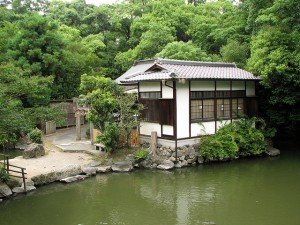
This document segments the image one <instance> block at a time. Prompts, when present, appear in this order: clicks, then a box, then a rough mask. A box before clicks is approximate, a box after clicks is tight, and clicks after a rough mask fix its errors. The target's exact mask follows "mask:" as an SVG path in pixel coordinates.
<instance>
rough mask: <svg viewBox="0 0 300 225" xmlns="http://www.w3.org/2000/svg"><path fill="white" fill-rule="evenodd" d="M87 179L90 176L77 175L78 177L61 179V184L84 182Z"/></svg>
mask: <svg viewBox="0 0 300 225" xmlns="http://www.w3.org/2000/svg"><path fill="white" fill-rule="evenodd" d="M87 177H88V176H86V175H76V176H73V177H67V178H64V179H61V180H60V182H64V183H72V182H75V181H78V180H84V179H85V178H87Z"/></svg>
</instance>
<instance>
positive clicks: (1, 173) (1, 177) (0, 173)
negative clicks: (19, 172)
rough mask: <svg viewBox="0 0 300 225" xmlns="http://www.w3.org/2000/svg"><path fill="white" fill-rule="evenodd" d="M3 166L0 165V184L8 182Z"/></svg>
mask: <svg viewBox="0 0 300 225" xmlns="http://www.w3.org/2000/svg"><path fill="white" fill-rule="evenodd" d="M3 166H4V165H3V164H1V163H0V182H1V181H7V180H8V174H7V172H6V170H5V169H4V167H3Z"/></svg>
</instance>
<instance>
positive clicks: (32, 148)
mask: <svg viewBox="0 0 300 225" xmlns="http://www.w3.org/2000/svg"><path fill="white" fill-rule="evenodd" d="M43 155H45V149H44V146H43V145H42V144H36V143H33V144H30V145H28V147H27V148H26V149H25V150H24V151H23V158H25V159H30V158H37V157H41V156H43Z"/></svg>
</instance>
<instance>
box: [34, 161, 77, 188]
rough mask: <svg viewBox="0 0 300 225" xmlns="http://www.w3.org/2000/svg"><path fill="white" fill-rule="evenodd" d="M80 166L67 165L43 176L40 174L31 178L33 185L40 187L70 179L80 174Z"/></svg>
mask: <svg viewBox="0 0 300 225" xmlns="http://www.w3.org/2000/svg"><path fill="white" fill-rule="evenodd" d="M81 172H82V171H81V167H80V165H68V166H65V167H63V168H61V169H58V170H54V171H51V172H48V173H45V174H40V175H37V176H34V177H32V178H31V180H32V181H33V182H34V184H35V185H42V184H48V183H52V182H54V181H59V180H61V179H63V178H67V177H72V176H76V175H79V174H80V173H81Z"/></svg>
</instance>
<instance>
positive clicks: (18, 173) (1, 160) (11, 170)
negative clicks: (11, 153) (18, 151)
mask: <svg viewBox="0 0 300 225" xmlns="http://www.w3.org/2000/svg"><path fill="white" fill-rule="evenodd" d="M0 166H2V167H3V169H4V171H5V172H6V173H7V175H8V176H9V177H17V178H22V181H23V185H24V191H25V192H26V191H27V189H26V179H27V178H26V174H27V173H25V170H26V168H23V167H19V166H14V165H12V164H10V163H9V157H8V155H4V154H0Z"/></svg>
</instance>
